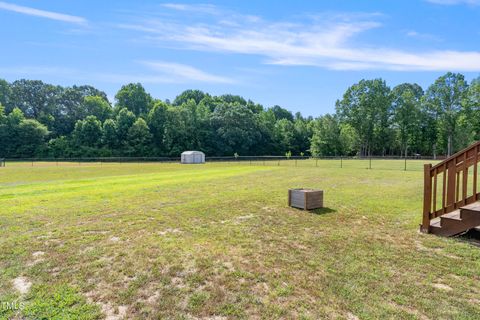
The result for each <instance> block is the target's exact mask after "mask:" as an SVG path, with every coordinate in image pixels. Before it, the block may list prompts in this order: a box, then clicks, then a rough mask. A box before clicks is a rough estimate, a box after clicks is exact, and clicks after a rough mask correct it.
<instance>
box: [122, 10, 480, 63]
mask: <svg viewBox="0 0 480 320" xmlns="http://www.w3.org/2000/svg"><path fill="white" fill-rule="evenodd" d="M245 17H250V16H242V15H241V14H238V13H230V12H227V11H226V12H224V14H223V15H221V17H218V18H217V19H211V16H210V17H209V20H208V21H207V20H203V21H202V20H201V21H192V20H189V19H187V18H188V17H187V16H183V15H178V16H177V19H176V20H175V19H174V20H168V21H167V20H163V19H162V20H159V19H154V18H142V19H138V21H137V22H134V23H130V24H123V25H120V26H119V27H121V28H128V29H132V30H137V31H139V32H140V33H142V34H143V37H144V40H145V41H148V42H150V43H152V44H154V45H160V46H168V47H171V46H176V47H177V48H180V49H187V50H199V51H213V52H224V53H235V54H249V55H256V56H259V57H263V62H264V63H267V64H275V65H285V66H292V65H299V66H317V67H322V68H327V69H334V70H367V69H375V70H396V71H446V70H453V71H480V52H478V51H459V50H451V49H445V50H430V51H408V50H403V49H398V48H390V47H385V46H382V45H381V44H380V45H377V44H372V43H364V42H363V41H362V39H361V38H362V35H363V34H365V33H367V32H373V31H374V29H377V28H380V27H382V22H381V19H379V15H378V14H322V15H318V16H310V20H308V21H307V22H305V17H303V19H302V20H300V21H296V20H292V21H274V22H270V21H266V20H264V19H262V18H260V17H257V18H256V19H246V18H245ZM211 20H213V21H211ZM223 21H229V22H230V23H228V24H225V23H223ZM412 35H413V34H412Z"/></svg>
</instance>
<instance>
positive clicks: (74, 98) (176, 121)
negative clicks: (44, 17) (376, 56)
mask: <svg viewBox="0 0 480 320" xmlns="http://www.w3.org/2000/svg"><path fill="white" fill-rule="evenodd" d="M335 110H336V112H335V113H334V114H326V115H323V116H320V117H318V118H315V119H314V118H313V117H303V116H302V115H301V114H300V113H296V114H292V112H290V111H288V110H286V109H285V108H282V107H280V106H273V107H270V108H265V107H264V106H262V105H260V104H258V103H255V102H253V101H251V100H246V99H244V98H242V97H240V96H237V95H230V94H226V95H221V96H212V95H210V94H208V93H205V92H202V91H199V90H187V91H184V92H182V93H181V94H180V95H178V96H177V97H176V98H175V99H174V100H173V101H169V100H159V99H154V98H153V97H152V96H151V95H150V94H149V93H148V92H146V90H145V88H144V87H143V86H142V85H141V84H139V83H130V84H127V85H124V86H122V88H121V89H120V90H119V91H118V92H117V94H116V95H115V104H114V105H113V106H112V105H111V103H110V102H109V101H108V99H107V95H106V94H105V93H104V92H103V91H100V90H98V89H96V88H94V87H92V86H73V87H62V86H55V85H51V84H47V83H44V82H42V81H38V80H17V81H14V82H11V83H9V82H7V81H5V80H0V157H7V158H18V157H24V158H26V157H56V158H68V157H110V156H131V157H139V156H141V157H148V156H175V157H176V156H179V154H180V153H181V152H182V151H184V150H201V151H204V152H205V153H206V154H207V155H209V156H233V155H234V154H237V155H285V154H292V155H303V154H305V155H314V156H339V155H344V156H347V155H349V156H355V155H357V156H366V155H382V156H385V155H398V156H405V155H408V156H411V155H416V154H420V155H426V156H432V155H437V154H438V155H440V154H441V155H449V154H452V153H453V152H455V151H457V150H459V149H461V148H463V147H465V146H467V145H468V144H470V143H471V142H473V141H475V140H477V139H479V137H480V78H478V79H475V80H473V81H472V82H471V83H470V84H468V83H467V81H466V80H465V77H464V76H463V75H462V74H459V73H447V74H445V75H443V76H441V77H439V78H438V79H437V80H436V81H435V82H434V83H433V84H432V85H431V86H429V87H428V88H427V89H426V90H425V91H424V90H423V89H422V87H421V86H419V85H418V84H411V83H404V84H401V85H398V86H396V87H394V88H390V87H389V86H388V85H387V84H386V82H385V81H384V80H382V79H373V80H361V81H360V82H358V83H356V84H354V85H352V86H351V87H349V88H348V89H347V90H346V92H345V93H344V95H343V97H342V98H341V99H339V100H338V101H337V102H336V109H335Z"/></svg>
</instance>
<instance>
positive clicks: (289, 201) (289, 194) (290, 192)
mask: <svg viewBox="0 0 480 320" xmlns="http://www.w3.org/2000/svg"><path fill="white" fill-rule="evenodd" d="M291 204H292V190H288V206H289V207H290V206H291Z"/></svg>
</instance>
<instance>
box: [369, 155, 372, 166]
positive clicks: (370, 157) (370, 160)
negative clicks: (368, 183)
mask: <svg viewBox="0 0 480 320" xmlns="http://www.w3.org/2000/svg"><path fill="white" fill-rule="evenodd" d="M368 169H372V155H370V156H369V158H368Z"/></svg>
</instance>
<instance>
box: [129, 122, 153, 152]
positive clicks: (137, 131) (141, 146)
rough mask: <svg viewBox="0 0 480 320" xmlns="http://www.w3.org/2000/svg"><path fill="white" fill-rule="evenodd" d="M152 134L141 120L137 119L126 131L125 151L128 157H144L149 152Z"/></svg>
mask: <svg viewBox="0 0 480 320" xmlns="http://www.w3.org/2000/svg"><path fill="white" fill-rule="evenodd" d="M151 139H152V134H151V133H150V130H149V128H148V125H147V123H146V122H145V120H143V119H142V118H138V119H137V120H136V121H135V123H134V124H133V125H132V126H131V127H130V129H128V134H127V140H126V145H127V150H128V153H129V155H130V156H136V157H139V156H146V155H148V154H149V151H150V142H151Z"/></svg>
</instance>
